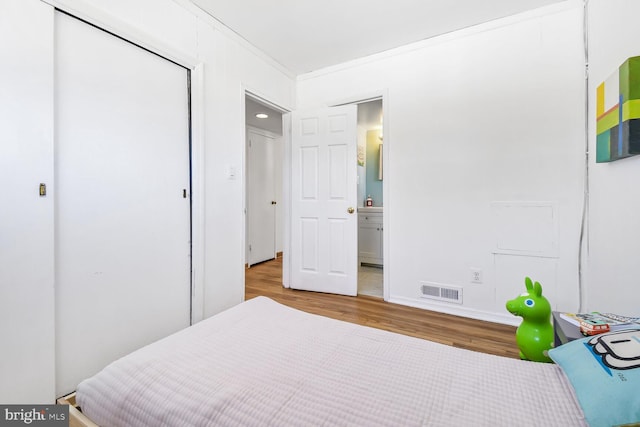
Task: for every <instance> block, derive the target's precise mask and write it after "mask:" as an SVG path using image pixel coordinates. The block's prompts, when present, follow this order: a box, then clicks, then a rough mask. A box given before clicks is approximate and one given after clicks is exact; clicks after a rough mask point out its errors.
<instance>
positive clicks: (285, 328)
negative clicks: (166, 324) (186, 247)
mask: <svg viewBox="0 0 640 427" xmlns="http://www.w3.org/2000/svg"><path fill="white" fill-rule="evenodd" d="M76 401H77V402H78V404H79V406H80V407H81V409H82V411H83V412H84V413H85V414H86V415H87V416H88V417H89V418H91V419H92V420H93V421H95V422H96V423H98V424H99V425H101V426H154V427H157V426H172V427H173V426H394V427H396V426H470V425H474V426H514V425H518V426H527V425H530V426H540V425H544V426H562V427H569V426H584V425H586V424H585V421H584V417H583V414H582V411H581V409H580V408H579V406H578V404H577V403H576V399H575V398H574V394H573V392H572V389H571V386H570V385H569V383H568V381H567V380H566V378H565V376H564V374H563V373H562V371H561V370H560V368H559V367H557V366H556V365H553V364H544V363H535V362H527V361H521V360H515V359H509V358H504V357H500V356H493V355H488V354H483V353H477V352H472V351H468V350H464V349H458V348H454V347H449V346H445V345H442V344H438V343H434V342H430V341H425V340H422V339H418V338H412V337H408V336H404V335H399V334H395V333H391V332H387V331H382V330H378V329H373V328H368V327H363V326H359V325H355V324H351V323H346V322H341V321H338V320H334V319H329V318H325V317H322V316H317V315H312V314H308V313H304V312H301V311H298V310H295V309H292V308H289V307H286V306H283V305H281V304H279V303H276V302H275V301H272V300H270V299H268V298H265V297H258V298H255V299H252V300H249V301H246V302H244V303H242V304H240V305H238V306H236V307H233V308H231V309H229V310H227V311H224V312H222V313H220V314H218V315H216V316H213V317H211V318H209V319H206V320H204V321H202V322H200V323H198V324H196V325H194V326H192V327H189V328H187V329H185V330H183V331H180V332H178V333H176V334H174V335H171V336H169V337H167V338H164V339H162V340H160V341H158V342H156V343H153V344H151V345H148V346H146V347H144V348H142V349H140V350H138V351H135V352H134V353H131V354H129V355H127V356H125V357H123V358H121V359H119V360H117V361H115V362H113V363H112V364H110V365H109V366H107V367H106V368H104V369H103V370H102V371H101V372H99V373H98V374H97V375H95V376H94V377H91V378H89V379H87V380H85V381H83V382H82V383H81V384H80V385H79V386H78V389H77V396H76Z"/></svg>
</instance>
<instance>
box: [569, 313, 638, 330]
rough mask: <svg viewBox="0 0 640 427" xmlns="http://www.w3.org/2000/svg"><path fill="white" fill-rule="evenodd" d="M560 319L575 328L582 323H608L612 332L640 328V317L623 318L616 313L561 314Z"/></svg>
mask: <svg viewBox="0 0 640 427" xmlns="http://www.w3.org/2000/svg"><path fill="white" fill-rule="evenodd" d="M560 317H561V318H563V319H564V320H566V321H568V322H570V323H571V324H573V325H575V326H580V321H585V322H588V323H591V324H602V323H606V324H608V325H609V328H610V330H611V331H617V330H620V329H627V328H634V327H638V328H640V317H630V316H622V315H619V314H614V313H600V312H597V311H594V312H592V313H560Z"/></svg>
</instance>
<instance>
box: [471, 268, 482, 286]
mask: <svg viewBox="0 0 640 427" xmlns="http://www.w3.org/2000/svg"><path fill="white" fill-rule="evenodd" d="M471 282H472V283H482V270H480V269H478V268H471Z"/></svg>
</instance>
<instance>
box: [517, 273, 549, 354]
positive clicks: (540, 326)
mask: <svg viewBox="0 0 640 427" xmlns="http://www.w3.org/2000/svg"><path fill="white" fill-rule="evenodd" d="M524 284H525V286H526V287H527V292H525V293H523V294H522V295H520V296H518V297H517V298H515V299H512V300H510V301H507V310H509V312H510V313H511V314H513V315H514V316H520V317H522V323H521V324H520V326H519V327H518V329H517V330H516V342H517V343H518V348H519V349H520V358H521V359H525V360H532V361H534V362H551V359H550V358H549V356H548V351H549V349H550V348H552V347H553V326H552V325H551V305H550V304H549V301H547V299H546V298H545V297H543V296H542V286H541V285H540V283H538V282H535V283H532V281H531V279H530V278H528V277H527V278H525V280H524Z"/></svg>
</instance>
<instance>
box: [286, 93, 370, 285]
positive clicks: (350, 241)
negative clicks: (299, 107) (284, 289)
mask: <svg viewBox="0 0 640 427" xmlns="http://www.w3.org/2000/svg"><path fill="white" fill-rule="evenodd" d="M356 125H357V107H356V106H355V105H346V106H341V107H331V108H322V109H317V110H314V111H305V112H293V113H292V124H291V150H292V151H291V169H292V171H291V267H290V268H291V275H290V286H291V287H292V288H294V289H303V290H310V291H318V292H328V293H336V294H343V295H356V294H357V290H358V284H357V242H358V235H357V233H358V219H357V212H356V208H357V204H356V197H357V196H356V193H357V183H356V179H357V178H356V176H357V171H356V165H357V163H356V144H357V141H356Z"/></svg>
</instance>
